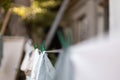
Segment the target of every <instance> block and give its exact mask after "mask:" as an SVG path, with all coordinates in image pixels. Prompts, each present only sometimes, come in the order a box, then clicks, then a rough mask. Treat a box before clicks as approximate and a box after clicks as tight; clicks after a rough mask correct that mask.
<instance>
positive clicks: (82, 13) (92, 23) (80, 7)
mask: <svg viewBox="0 0 120 80" xmlns="http://www.w3.org/2000/svg"><path fill="white" fill-rule="evenodd" d="M100 1H101V0H100ZM100 1H96V0H80V1H78V2H77V3H76V5H74V6H73V7H70V8H68V10H67V13H66V16H65V17H67V19H64V20H63V22H64V23H66V24H65V25H63V26H64V31H65V32H66V29H68V28H69V29H71V31H72V33H73V41H74V43H77V42H79V41H83V40H86V39H88V38H92V37H94V36H97V35H99V36H102V35H103V33H104V27H105V25H104V24H105V18H104V14H105V12H104V7H103V6H101V5H99V4H100V3H101V2H100ZM74 4H75V3H74ZM66 27H67V28H66Z"/></svg>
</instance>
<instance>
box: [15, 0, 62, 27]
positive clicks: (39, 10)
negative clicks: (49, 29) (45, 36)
mask: <svg viewBox="0 0 120 80" xmlns="http://www.w3.org/2000/svg"><path fill="white" fill-rule="evenodd" d="M60 4H61V0H57V1H55V0H35V1H33V2H32V4H31V6H30V7H25V6H18V7H14V8H13V12H14V13H15V14H17V15H19V16H21V18H22V19H23V20H24V21H25V22H26V23H27V24H32V25H34V26H38V25H39V26H43V27H46V26H50V25H51V23H52V22H53V19H54V17H55V16H56V13H57V11H54V10H53V9H54V8H56V7H58V6H59V5H60Z"/></svg>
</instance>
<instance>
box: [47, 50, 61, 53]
mask: <svg viewBox="0 0 120 80" xmlns="http://www.w3.org/2000/svg"><path fill="white" fill-rule="evenodd" d="M45 52H46V53H61V52H62V49H58V50H49V51H45Z"/></svg>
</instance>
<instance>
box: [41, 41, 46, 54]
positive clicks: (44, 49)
mask: <svg viewBox="0 0 120 80" xmlns="http://www.w3.org/2000/svg"><path fill="white" fill-rule="evenodd" d="M40 51H41V52H43V51H46V47H45V42H43V43H42V44H41V45H40Z"/></svg>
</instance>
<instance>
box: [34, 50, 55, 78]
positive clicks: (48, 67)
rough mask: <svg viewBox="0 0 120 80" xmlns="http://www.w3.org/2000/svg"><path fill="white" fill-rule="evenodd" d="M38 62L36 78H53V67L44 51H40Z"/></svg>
mask: <svg viewBox="0 0 120 80" xmlns="http://www.w3.org/2000/svg"><path fill="white" fill-rule="evenodd" d="M40 63H41V65H40V66H39V70H38V71H39V72H38V74H37V79H36V80H53V77H54V72H55V69H54V67H53V65H52V63H51V62H50V60H49V58H48V56H47V54H46V53H45V52H42V53H41V60H40Z"/></svg>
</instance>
